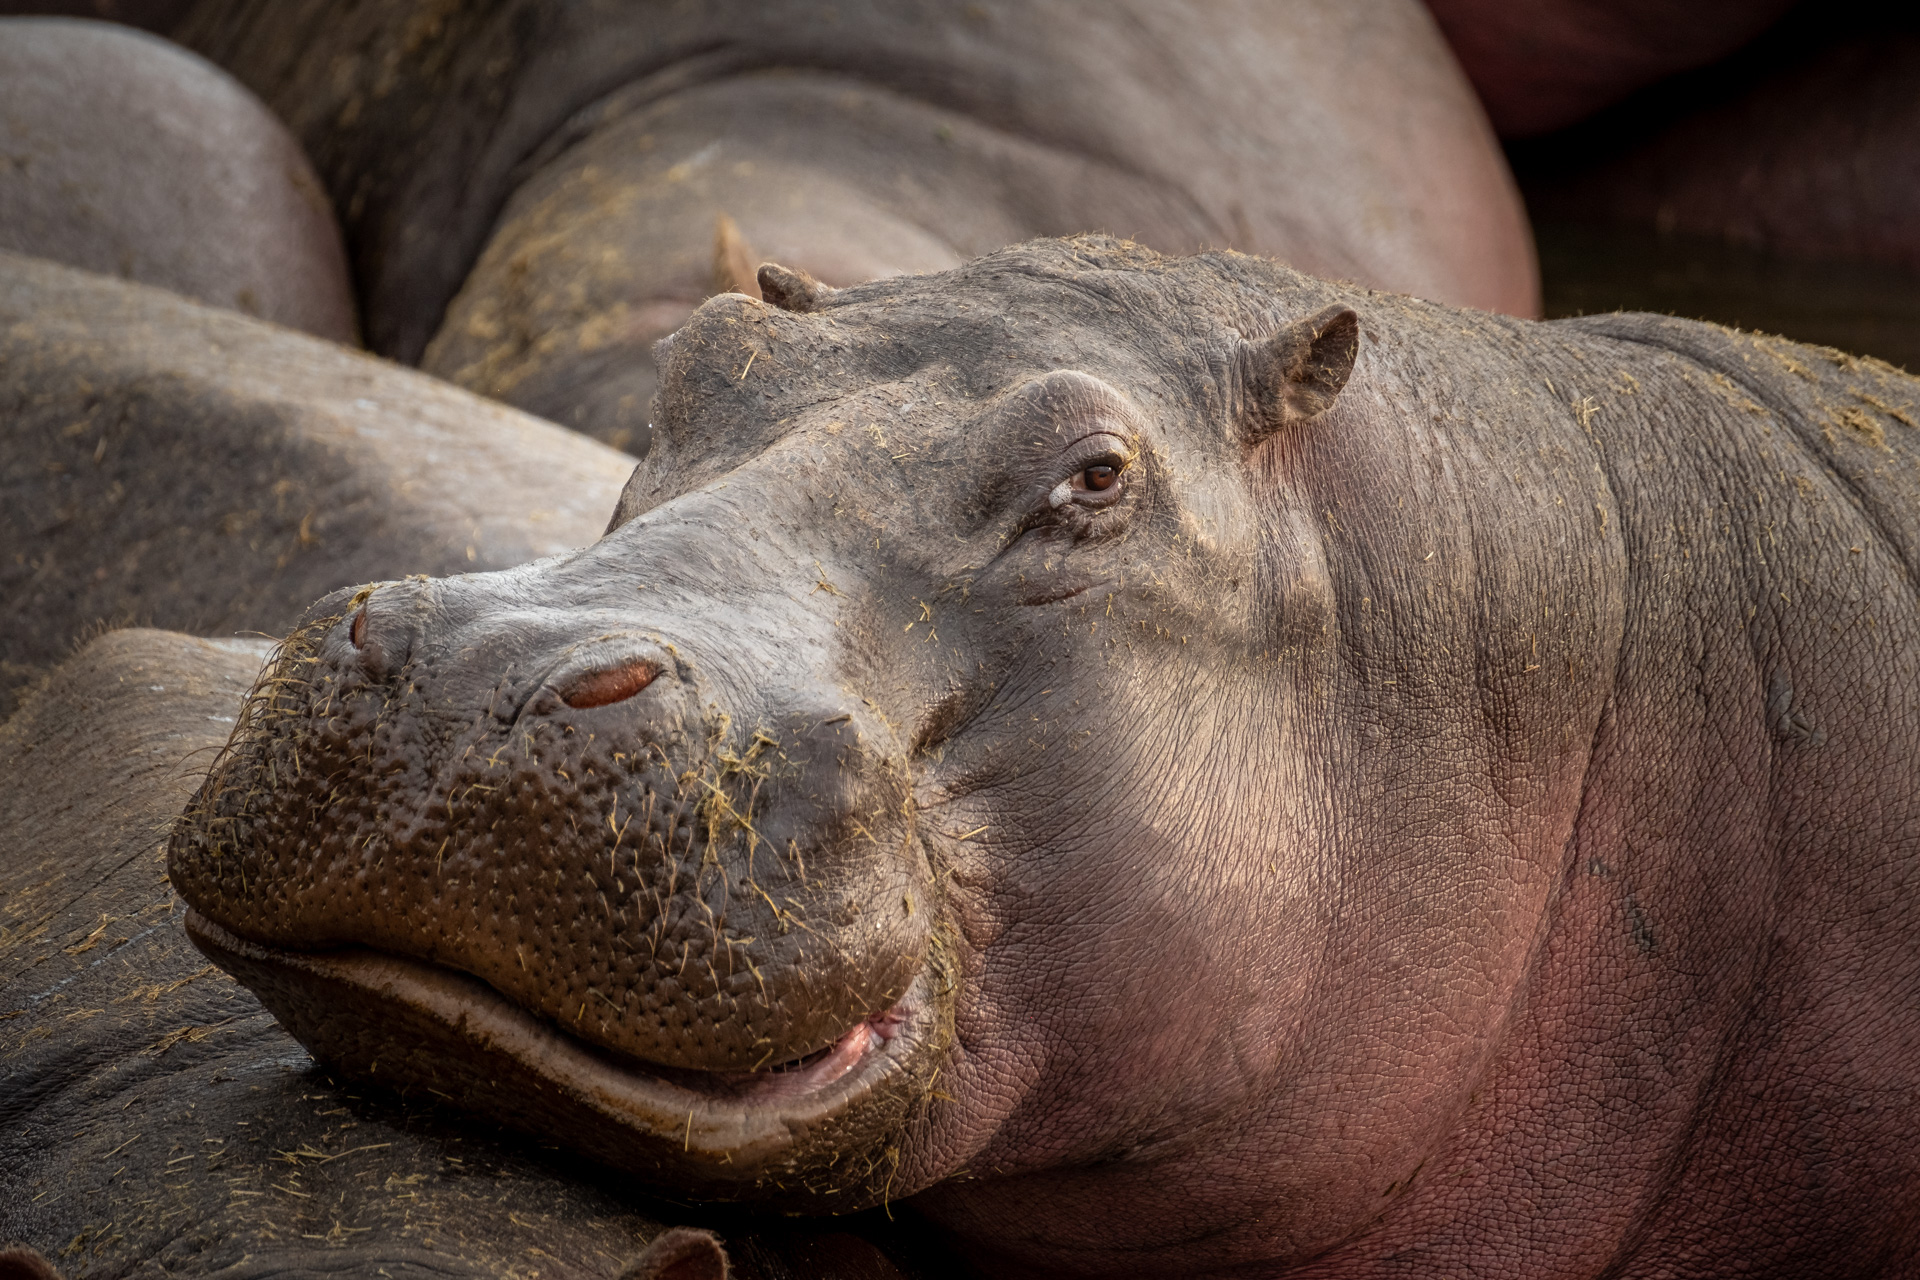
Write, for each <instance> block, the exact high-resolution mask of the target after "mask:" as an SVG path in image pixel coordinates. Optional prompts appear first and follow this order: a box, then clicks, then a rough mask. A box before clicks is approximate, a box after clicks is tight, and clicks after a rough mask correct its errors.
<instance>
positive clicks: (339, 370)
mask: <svg viewBox="0 0 1920 1280" xmlns="http://www.w3.org/2000/svg"><path fill="white" fill-rule="evenodd" d="M0 369H3V370H4V371H5V379H4V383H3V384H0V413H4V416H5V420H6V430H5V432H4V434H3V435H0V546H4V547H5V548H6V549H7V554H6V555H5V556H4V557H0V589H4V591H5V593H6V596H7V598H8V599H9V600H11V601H13V602H14V606H15V607H14V608H13V609H11V610H9V611H8V613H7V614H6V615H5V617H4V619H0V715H4V714H5V713H6V711H7V710H8V708H9V707H10V706H11V705H12V701H13V698H14V697H15V695H16V691H17V690H19V689H20V688H22V687H24V685H25V684H26V683H27V682H29V681H30V680H32V679H33V678H34V677H36V676H37V675H38V674H40V673H42V672H44V671H45V670H46V669H47V668H48V667H49V666H51V665H52V664H54V663H56V662H58V661H59V660H61V659H62V658H64V657H66V656H67V655H68V654H69V653H71V652H72V646H73V645H74V643H75V642H76V641H77V640H79V639H82V638H84V637H85V636H86V634H88V632H89V629H91V628H97V627H99V626H100V625H102V624H106V625H118V626H124V625H127V624H129V623H139V624H143V625H159V626H163V627H173V628H178V629H181V630H193V631H198V632H200V633H201V634H209V635H216V636H230V635H233V634H234V633H236V632H246V633H251V634H255V635H261V634H265V635H282V634H284V633H285V632H286V630H287V629H288V628H289V627H290V626H292V624H293V622H294V621H295V620H296V619H297V618H298V617H299V615H300V612H301V610H302V609H303V608H304V607H305V606H306V604H308V603H309V602H311V601H312V600H313V599H314V598H315V597H316V596H319V595H322V594H324V593H326V592H327V591H330V590H333V589H334V588H337V587H339V586H342V585H345V584H347V583H352V582H358V581H361V580H363V579H365V578H366V577H368V576H369V575H373V576H382V577H384V576H392V575H399V574H408V573H457V572H459V571H461V570H463V569H468V568H504V567H506V566H508V565H514V564H520V563H522V562H524V561H527V560H531V559H533V558H535V557H537V556H542V555H551V554H553V553H555V552H558V551H562V550H566V549H568V548H572V547H577V546H582V545H584V544H586V543H588V542H591V541H592V540H593V539H594V537H595V536H596V535H597V534H598V533H599V531H600V530H601V528H603V527H604V525H605V522H606V513H607V511H608V510H609V509H611V507H612V505H613V502H614V499H615V497H616V496H617V495H618V493H619V491H620V485H621V484H622V482H623V481H624V480H625V478H626V476H627V475H628V473H629V472H630V471H631V470H632V467H633V460H632V459H631V458H630V457H628V456H626V455H624V454H621V453H617V452H615V451H614V450H612V449H608V448H606V447H605V446H603V445H600V444H597V443H595V442H594V441H591V440H586V439H583V438H582V437H580V436H579V435H578V434H576V433H574V432H570V431H564V430H561V429H560V428H558V427H555V426H553V425H551V424H549V423H544V422H540V421H537V420H535V419H532V418H529V417H527V416H526V415H524V414H521V413H518V412H515V411H514V410H511V409H507V408H505V407H503V406H501V405H498V404H494V403H490V402H488V401H486V400H483V399H481V398H479V397H477V396H474V395H471V394H468V393H466V392H463V391H460V390H458V389H457V388H453V387H449V386H447V385H446V384H445V383H442V382H439V381H436V380H435V379H432V378H428V377H424V376H422V375H420V374H418V373H415V372H412V371H411V370H406V369H398V368H395V367H394V366H393V365H391V364H389V363H387V362H386V361H382V360H376V359H372V358H370V357H368V356H366V355H363V354H360V353H357V352H352V351H348V350H345V349H343V348H341V347H339V346H337V345H334V344H332V343H327V342H322V341H319V340H317V339H314V338H310V337H308V336H306V335H304V334H296V333H289V332H287V331H286V330H284V329H281V328H279V327H276V326H273V325H269V324H263V323H261V322H259V321H257V320H251V319H248V318H247V317H244V316H240V315H235V314H233V313H232V312H230V311H225V310H217V309H214V308H211V307H206V306H201V305H198V304H196V303H193V302H191V301H188V300H187V299H185V298H182V297H179V296H178V295H176V294H172V293H169V292H166V291H163V290H159V289H154V288H148V287H145V286H142V285H136V284H129V283H126V282H124V281H117V280H109V279H106V278H103V277H101V276H98V275H95V274H93V273H91V272H86V271H78V270H74V269H71V268H67V267H62V266H58V265H56V264H54V263H50V262H45V261H40V260H36V259H32V258H24V257H15V256H13V255H10V254H0Z"/></svg>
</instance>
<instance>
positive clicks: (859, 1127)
mask: <svg viewBox="0 0 1920 1280" xmlns="http://www.w3.org/2000/svg"><path fill="white" fill-rule="evenodd" d="M186 927H187V932H188V936H189V937H191V938H192V940H193V942H194V945H196V946H197V947H199V949H200V950H201V951H202V952H203V953H205V955H206V956H207V958H208V959H210V960H212V961H213V962H214V963H216V964H218V965H219V966H220V967H221V968H222V969H224V970H226V971H227V972H228V973H231V974H233V975H234V976H235V977H236V978H238V979H239V980H240V981H241V982H243V983H244V984H245V985H246V986H247V987H249V988H250V989H252V990H253V991H254V993H255V994H257V995H258V996H259V997H260V999H261V1002H262V1003H263V1004H264V1005H266V1007H267V1009H268V1010H269V1011H270V1012H271V1013H272V1014H273V1015H274V1017H275V1018H277V1019H279V1021H280V1023H281V1024H282V1025H283V1026H285V1027H286V1028H287V1029H288V1030H289V1031H290V1032H291V1033H292V1034H293V1035H294V1037H295V1038H296V1039H298V1040H299V1041H300V1043H301V1044H302V1045H304V1046H305V1047H306V1048H307V1049H308V1050H309V1051H310V1052H312V1053H313V1055H314V1056H315V1057H316V1058H317V1059H319V1060H320V1061H323V1062H326V1063H328V1064H329V1065H330V1066H332V1067H334V1068H336V1069H338V1070H341V1071H345V1072H348V1073H350V1074H353V1075H359V1076H363V1077H365V1078H367V1079H370V1080H373V1081H375V1082H379V1083H385V1084H388V1085H399V1086H401V1087H412V1088H419V1089H424V1090H427V1091H429V1092H430V1093H431V1094H433V1095H436V1096H439V1097H441V1098H447V1099H451V1100H452V1101H453V1102H454V1104H455V1105H457V1106H460V1107H461V1108H463V1109H465V1110H470V1111H475V1112H478V1113H481V1114H484V1115H490V1116H495V1117H500V1118H503V1119H506V1120H507V1121H508V1122H509V1123H511V1124H512V1125H513V1126H514V1127H516V1128H520V1129H522V1130H525V1131H527V1132H529V1133H532V1134H535V1135H537V1136H539V1137H540V1138H542V1139H543V1140H546V1141H552V1142H557V1143H559V1144H560V1145H562V1146H564V1147H566V1148H568V1149H570V1150H574V1151H579V1152H582V1153H584V1154H586V1155H589V1156H591V1157H594V1158H595V1159H598V1160H600V1161H602V1162H604V1163H605V1164H607V1165H610V1166H612V1167H614V1168H616V1169H621V1170H625V1171H628V1172H631V1173H634V1174H637V1175H640V1176H642V1177H644V1178H645V1179H646V1180H648V1181H649V1182H655V1183H662V1184H667V1185H672V1186H674V1187H676V1188H684V1189H687V1190H689V1191H694V1192H697V1193H699V1194H702V1195H705V1196H708V1197H711V1198H715V1199H729V1198H733V1197H736V1196H740V1195H743V1194H749V1193H751V1194H753V1195H754V1196H755V1198H756V1199H761V1200H768V1199H771V1200H772V1201H773V1202H775V1203H779V1202H781V1201H782V1200H785V1199H792V1200H793V1201H795V1202H796V1203H798V1202H801V1201H803V1200H805V1199H806V1198H808V1193H809V1192H814V1191H819V1190H831V1191H843V1190H846V1188H844V1187H843V1186H833V1187H825V1186H821V1185H820V1184H821V1183H823V1182H825V1181H828V1180H827V1179H825V1178H823V1177H822V1176H821V1175H822V1172H823V1170H822V1166H823V1165H824V1166H831V1165H833V1164H835V1163H837V1162H838V1159H839V1157H840V1156H841V1155H842V1154H843V1153H844V1151H845V1150H846V1149H848V1148H849V1147H855V1148H857V1147H859V1146H863V1145H866V1144H867V1143H868V1142H869V1141H870V1140H871V1139H872V1138H874V1137H877V1136H882V1135H885V1134H888V1133H891V1132H894V1131H896V1130H897V1129H898V1128H899V1126H900V1125H901V1124H902V1123H903V1122H904V1121H905V1120H907V1119H908V1113H909V1111H910V1110H911V1108H912V1106H913V1103H914V1100H915V1099H916V1098H917V1097H919V1096H920V1095H921V1094H922V1093H923V1092H924V1090H925V1089H926V1088H927V1087H928V1086H929V1085H930V1084H931V1080H932V1077H933V1075H934V1074H935V1072H936V1070H937V1067H938V1063H939V1061H940V1059H941V1058H942V1057H943V1056H944V1054H945V1052H946V1045H947V1041H948V1039H949V1037H950V1030H949V1028H950V1022H951V1010H950V1008H949V1003H950V1002H949V1001H948V1000H947V999H945V998H944V997H943V994H942V990H941V988H942V986H943V985H950V984H942V983H941V981H940V980H939V979H938V978H937V977H936V976H935V974H934V972H933V971H932V969H931V968H930V969H929V970H928V971H926V972H923V973H922V974H921V975H920V976H919V977H918V978H916V979H915V980H914V983H913V985H912V986H911V987H910V988H909V990H908V992H907V995H906V996H905V997H904V998H903V999H901V1000H900V1001H899V1002H898V1003H897V1004H895V1005H894V1006H893V1007H892V1008H891V1009H888V1010H886V1011H885V1012H884V1013H880V1014H875V1015H872V1016H870V1017H868V1018H865V1019H863V1020H861V1021H860V1022H858V1023H856V1024H855V1025H854V1026H852V1027H851V1028H849V1029H848V1031H847V1032H846V1034H844V1035H843V1036H841V1037H840V1039H839V1040H838V1041H836V1042H835V1043H834V1044H833V1045H831V1046H829V1047H828V1048H827V1049H824V1050H820V1051H817V1052H815V1053H813V1054H809V1055H807V1056H806V1057H805V1058H803V1059H800V1060H798V1061H796V1062H794V1063H790V1064H776V1065H774V1066H772V1067H769V1068H765V1069H762V1070H758V1071H742V1072H719V1071H714V1072H705V1071H691V1070H685V1069H674V1068H668V1067H662V1066H659V1065H657V1064H652V1063H647V1062H644V1061H640V1060H638V1059H633V1058H628V1057H624V1056H622V1055H617V1054H613V1053H609V1052H608V1051H606V1050H603V1049H599V1048H596V1047H595V1046H593V1045H590V1044H588V1043H586V1042H584V1041H582V1040H580V1039H578V1038H577V1037H574V1036H571V1035H569V1034H567V1033H566V1032H565V1031H563V1030H561V1029H559V1028H558V1027H557V1026H555V1025H554V1024H553V1023H551V1022H550V1021H548V1020H545V1019H542V1018H540V1017H537V1016H536V1015H534V1014H532V1013H530V1012H528V1011H527V1010H526V1009H525V1008H524V1007H522V1006H520V1005H518V1004H516V1003H514V1002H513V1001H510V1000H508V999H506V998H505V997H503V996H501V995H500V993H499V992H497V991H495V990H494V989H493V988H491V987H489V986H487V985H486V984H485V983H483V982H481V981H479V980H478V979H476V978H474V977H472V976H470V975H468V974H464V973H461V972H459V971H457V970H453V969H448V968H444V967H441V966H438V965H433V964H428V963H424V962H422V961H418V960H410V959H406V958H402V957H398V956H392V955H386V954H382V953H379V952H375V951H371V950H366V949H343V950H336V951H330V952H320V953H312V952H298V951H288V950H282V949H277V948H272V947H265V946H261V945H259V944H257V943H253V942H248V941H246V940H245V939H243V938H239V937H237V936H235V935H234V934H232V933H229V932H228V931H227V930H225V929H222V928H221V927H220V926H219V925H217V924H214V923H213V922H212V921H210V920H208V919H207V918H206V917H204V916H202V915H201V914H200V913H198V912H197V911H192V910H189V911H188V913H187V917H186ZM895 1158H896V1159H897V1155H896V1157H895ZM868 1172H869V1173H871V1174H874V1175H877V1176H878V1179H879V1180H878V1184H877V1186H875V1187H872V1188H871V1189H867V1188H856V1189H853V1194H851V1195H849V1196H846V1197H845V1199H846V1201H847V1204H848V1207H849V1208H851V1207H854V1206H855V1205H857V1204H863V1203H865V1202H866V1201H867V1200H869V1199H872V1198H874V1196H875V1195H876V1194H878V1195H884V1194H885V1192H886V1185H885V1180H886V1178H887V1177H888V1176H889V1175H890V1174H891V1173H892V1166H891V1163H888V1164H885V1165H876V1166H875V1167H874V1168H873V1169H871V1170H869V1171H868ZM833 1181H836V1182H837V1181H840V1180H839V1179H833Z"/></svg>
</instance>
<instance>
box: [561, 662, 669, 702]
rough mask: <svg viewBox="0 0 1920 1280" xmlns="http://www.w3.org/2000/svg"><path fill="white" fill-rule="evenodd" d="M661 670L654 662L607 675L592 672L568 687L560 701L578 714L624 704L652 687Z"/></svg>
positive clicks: (610, 670) (627, 666)
mask: <svg viewBox="0 0 1920 1280" xmlns="http://www.w3.org/2000/svg"><path fill="white" fill-rule="evenodd" d="M659 674H660V668H658V667H656V666H654V665H653V664H652V663H651V662H628V663H625V664H623V665H621V666H618V667H608V668H607V669H606V670H604V671H590V672H588V673H587V674H586V675H583V676H580V677H579V678H577V679H575V680H573V681H571V682H569V683H568V685H567V687H566V688H564V689H562V690H561V691H560V700H561V701H562V702H564V703H566V704H567V705H568V706H570V707H573V708H575V709H576V710H582V711H584V710H586V709H587V708H588V707H604V706H608V705H610V704H612V703H615V702H623V701H625V700H626V699H628V698H631V697H632V696H633V695H634V694H636V693H638V692H640V691H641V690H642V689H644V688H646V687H647V686H648V685H650V684H652V683H653V681H654V677H655V676H658V675H659Z"/></svg>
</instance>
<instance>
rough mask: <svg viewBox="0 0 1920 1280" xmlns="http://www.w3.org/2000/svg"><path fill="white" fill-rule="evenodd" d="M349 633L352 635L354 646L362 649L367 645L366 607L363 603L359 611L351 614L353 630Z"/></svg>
mask: <svg viewBox="0 0 1920 1280" xmlns="http://www.w3.org/2000/svg"><path fill="white" fill-rule="evenodd" d="M349 634H350V635H351V636H352V639H353V647H354V648H356V649H364V648H366V647H367V609H366V606H365V605H362V606H361V607H360V612H359V613H356V614H354V615H353V630H352V631H351V632H350V633H349Z"/></svg>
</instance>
